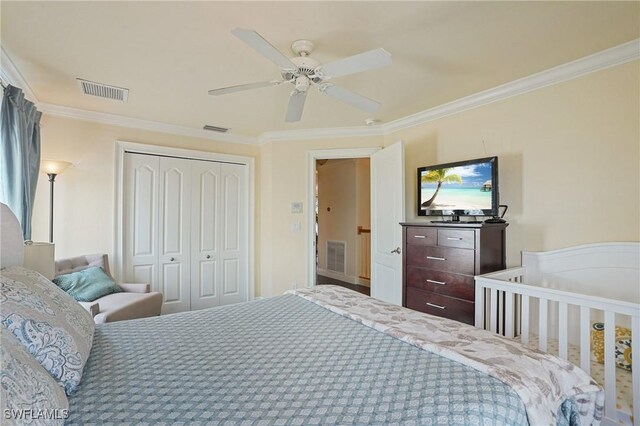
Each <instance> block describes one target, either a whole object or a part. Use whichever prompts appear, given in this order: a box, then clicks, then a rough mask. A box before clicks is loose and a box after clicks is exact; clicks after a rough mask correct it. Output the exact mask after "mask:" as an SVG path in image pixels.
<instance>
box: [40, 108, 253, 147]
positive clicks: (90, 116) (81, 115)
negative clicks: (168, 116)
mask: <svg viewBox="0 0 640 426" xmlns="http://www.w3.org/2000/svg"><path fill="white" fill-rule="evenodd" d="M38 109H39V110H40V111H42V112H43V113H44V114H47V115H51V116H54V117H61V118H71V119H75V120H84V121H93V122H96V123H102V124H108V125H112V126H119V127H128V128H132V129H140V130H148V131H151V132H159V133H168V134H172V135H179V136H188V137H194V138H200V139H210V140H215V141H218V142H230V143H240V144H245V145H257V144H258V139H257V138H255V137H251V136H244V135H235V134H229V133H216V132H211V131H208V130H202V129H196V128H192V127H185V126H178V125H175V124H167V123H160V122H158V121H149V120H142V119H140V118H131V117H125V116H122V115H115V114H107V113H104V112H96V111H88V110H84V109H79V108H71V107H66V106H60V105H53V104H46V103H40V104H38Z"/></svg>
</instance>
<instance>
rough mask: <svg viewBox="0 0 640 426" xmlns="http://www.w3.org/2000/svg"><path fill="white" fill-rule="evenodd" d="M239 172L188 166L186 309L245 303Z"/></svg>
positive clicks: (235, 167)
mask: <svg viewBox="0 0 640 426" xmlns="http://www.w3.org/2000/svg"><path fill="white" fill-rule="evenodd" d="M244 167H245V166H243V165H240V164H228V163H214V162H210V161H192V169H191V170H192V179H194V180H196V181H197V182H193V183H192V188H193V189H192V193H191V200H192V201H191V206H192V208H191V253H192V254H191V309H201V308H208V307H211V306H217V305H226V304H229V303H237V302H242V301H245V300H247V294H246V285H245V283H246V281H247V279H248V277H247V273H246V270H247V265H246V261H247V260H246V256H244V246H245V243H244V241H246V238H247V234H246V232H247V230H246V226H243V223H245V222H246V211H247V206H246V203H245V200H244V197H242V194H244V193H245V187H244V185H245V182H244Z"/></svg>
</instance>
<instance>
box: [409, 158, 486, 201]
mask: <svg viewBox="0 0 640 426" xmlns="http://www.w3.org/2000/svg"><path fill="white" fill-rule="evenodd" d="M491 168H492V163H489V162H487V163H480V164H471V165H466V166H459V167H451V168H442V169H431V170H425V171H422V172H421V174H420V208H421V209H422V210H427V211H439V210H482V209H491V197H492V193H493V189H494V188H492V184H491Z"/></svg>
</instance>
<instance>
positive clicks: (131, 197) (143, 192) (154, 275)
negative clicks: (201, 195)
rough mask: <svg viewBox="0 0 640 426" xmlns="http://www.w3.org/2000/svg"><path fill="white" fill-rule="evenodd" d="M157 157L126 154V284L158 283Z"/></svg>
mask: <svg viewBox="0 0 640 426" xmlns="http://www.w3.org/2000/svg"><path fill="white" fill-rule="evenodd" d="M159 167H160V160H159V158H158V157H153V156H148V155H141V154H133V153H126V154H125V155H124V166H123V172H124V175H123V184H124V185H123V189H124V193H123V208H124V218H125V220H123V233H124V251H125V252H124V256H123V257H122V258H123V271H122V278H123V280H124V281H125V282H137V283H149V284H150V285H151V288H152V291H159V289H160V287H159V283H158V239H157V237H158V234H157V229H158V180H159Z"/></svg>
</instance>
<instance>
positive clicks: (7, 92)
mask: <svg viewBox="0 0 640 426" xmlns="http://www.w3.org/2000/svg"><path fill="white" fill-rule="evenodd" d="M41 116H42V113H41V112H40V111H38V110H36V107H35V105H34V104H33V102H30V101H28V100H26V99H25V98H24V93H22V90H21V89H18V88H17V87H13V86H7V87H6V88H5V89H4V96H3V98H2V109H1V110H0V138H2V145H1V146H0V201H2V202H3V203H5V204H7V205H8V206H9V208H10V209H11V210H12V211H13V213H15V215H16V216H17V217H18V220H19V221H20V225H22V234H23V236H24V239H25V240H30V239H31V214H32V212H33V202H34V199H35V195H36V185H37V183H38V171H39V170H40V117H41Z"/></svg>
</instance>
